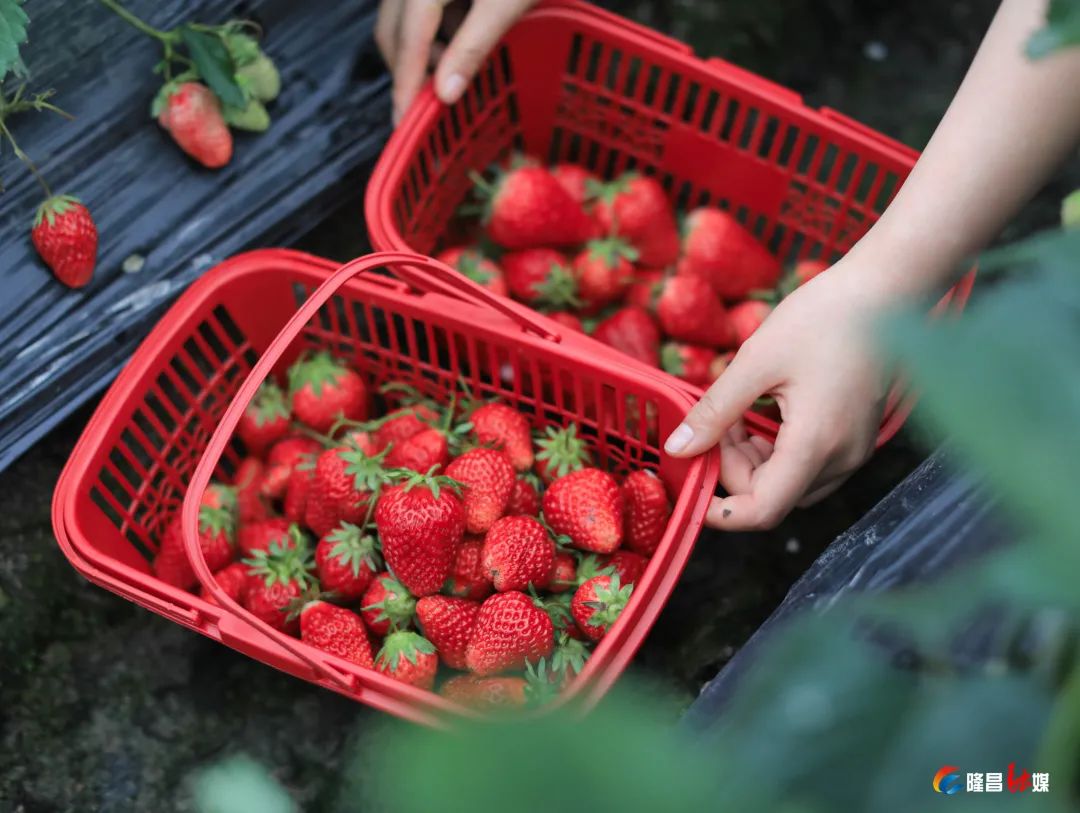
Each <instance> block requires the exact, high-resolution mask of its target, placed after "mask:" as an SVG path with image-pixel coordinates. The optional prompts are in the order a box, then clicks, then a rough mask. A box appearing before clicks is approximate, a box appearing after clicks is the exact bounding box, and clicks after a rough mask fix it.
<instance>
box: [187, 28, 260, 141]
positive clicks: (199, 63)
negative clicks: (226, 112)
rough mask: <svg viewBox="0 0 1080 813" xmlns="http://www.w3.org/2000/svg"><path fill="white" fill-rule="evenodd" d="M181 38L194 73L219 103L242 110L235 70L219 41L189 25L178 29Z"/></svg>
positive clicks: (216, 36) (241, 97) (242, 103)
mask: <svg viewBox="0 0 1080 813" xmlns="http://www.w3.org/2000/svg"><path fill="white" fill-rule="evenodd" d="M180 37H181V38H182V39H183V41H184V44H185V45H187V47H188V51H189V52H190V53H191V58H192V60H193V61H194V62H195V70H196V71H197V72H198V74H199V76H201V77H202V78H203V80H205V82H206V84H207V85H209V86H210V89H211V90H212V91H214V94H215V95H216V96H217V97H218V98H219V99H221V102H222V104H225V105H228V106H230V107H234V108H239V109H241V110H243V109H244V108H246V107H247V99H246V98H245V96H244V91H243V88H241V87H240V85H239V84H238V83H237V81H236V67H235V66H234V65H233V59H232V56H231V55H230V54H229V49H228V48H226V47H225V43H224V42H223V41H222V38H221V37H220V36H219V35H218V34H216V33H209V32H206V31H203V30H201V29H200V28H197V27H196V26H190V25H186V26H183V27H182V28H180ZM263 129H265V128H263Z"/></svg>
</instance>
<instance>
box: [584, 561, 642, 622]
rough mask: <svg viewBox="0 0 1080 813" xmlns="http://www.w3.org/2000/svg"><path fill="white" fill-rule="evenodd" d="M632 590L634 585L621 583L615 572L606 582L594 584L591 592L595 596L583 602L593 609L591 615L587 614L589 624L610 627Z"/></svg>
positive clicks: (616, 619)
mask: <svg viewBox="0 0 1080 813" xmlns="http://www.w3.org/2000/svg"><path fill="white" fill-rule="evenodd" d="M633 592H634V585H632V584H627V585H621V584H620V583H619V574H617V573H616V574H614V575H612V576H609V577H608V580H607V582H606V583H599V584H596V585H594V586H593V594H594V595H595V598H594V599H593V600H592V601H586V602H585V606H586V607H588V608H590V609H591V610H592V611H593V612H592V615H591V616H589V621H588V623H589V625H590V626H593V627H603V628H604V629H607V628H608V627H610V626H611V625H612V624H614V623H615V622H616V621H618V619H619V615H620V614H621V613H622V611H623V610H624V609H625V608H626V603H627V602H628V601H629V600H630V594H631V593H633Z"/></svg>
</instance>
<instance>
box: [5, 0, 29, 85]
mask: <svg viewBox="0 0 1080 813" xmlns="http://www.w3.org/2000/svg"><path fill="white" fill-rule="evenodd" d="M22 4H23V0H0V79H3V78H4V77H5V76H6V75H7V73H8V71H10V70H11V69H12V68H15V69H16V70H18V69H19V68H20V67H21V65H22V60H21V59H20V58H19V48H20V46H22V45H23V44H24V43H25V42H26V26H27V24H28V23H29V22H30V18H29V17H27V16H26V12H25V11H23V10H22Z"/></svg>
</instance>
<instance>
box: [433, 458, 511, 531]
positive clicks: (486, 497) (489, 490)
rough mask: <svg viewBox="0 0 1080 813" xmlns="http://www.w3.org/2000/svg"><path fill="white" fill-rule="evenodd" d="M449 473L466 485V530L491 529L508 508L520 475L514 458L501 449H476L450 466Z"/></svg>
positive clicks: (456, 459) (463, 500)
mask: <svg viewBox="0 0 1080 813" xmlns="http://www.w3.org/2000/svg"><path fill="white" fill-rule="evenodd" d="M446 476H447V477H450V478H452V479H453V480H456V481H457V482H459V483H461V485H462V493H461V498H462V502H463V503H464V506H465V530H467V531H468V532H469V533H471V534H483V533H487V530H488V529H489V528H491V527H492V525H494V524H495V521H496V520H498V519H499V518H500V517H501V516H502V515H503V514H504V513H505V512H506V506H507V504H508V503H509V502H510V494H511V493H512V492H513V490H514V484H515V482H516V480H517V478H516V477H515V476H514V467H513V466H512V465H511V464H510V458H509V457H507V456H506V454H505V453H503V452H500V451H498V450H497V449H485V448H479V449H472V450H470V451H468V452H465V454H463V455H461V456H460V457H458V458H455V459H454V460H453V461H452V462H451V463H450V465H449V466H447V467H446Z"/></svg>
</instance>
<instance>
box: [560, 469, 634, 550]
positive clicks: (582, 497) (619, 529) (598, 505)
mask: <svg viewBox="0 0 1080 813" xmlns="http://www.w3.org/2000/svg"><path fill="white" fill-rule="evenodd" d="M543 511H544V519H545V520H547V522H548V524H549V525H550V526H551V528H552V530H553V531H554V532H555V533H556V534H565V535H566V536H568V537H570V540H571V544H572V545H573V546H574V547H575V548H577V549H579V550H584V551H590V552H592V553H611V552H613V551H614V550H615V549H616V548H618V547H619V545H620V544H621V543H622V539H623V516H622V514H623V496H622V493H621V492H620V491H619V486H618V484H617V483H616V482H615V480H614V478H612V476H611V475H610V474H608V473H607V472H605V471H601V470H600V469H597V468H591V467H590V468H583V469H579V470H578V471H572V472H570V473H569V474H567V475H565V476H563V477H560V478H559V479H557V480H556V481H555V482H553V483H552V484H551V485H550V486H549V487H548V490H547V491H545V492H544V500H543Z"/></svg>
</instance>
